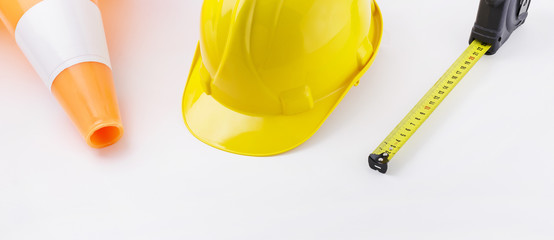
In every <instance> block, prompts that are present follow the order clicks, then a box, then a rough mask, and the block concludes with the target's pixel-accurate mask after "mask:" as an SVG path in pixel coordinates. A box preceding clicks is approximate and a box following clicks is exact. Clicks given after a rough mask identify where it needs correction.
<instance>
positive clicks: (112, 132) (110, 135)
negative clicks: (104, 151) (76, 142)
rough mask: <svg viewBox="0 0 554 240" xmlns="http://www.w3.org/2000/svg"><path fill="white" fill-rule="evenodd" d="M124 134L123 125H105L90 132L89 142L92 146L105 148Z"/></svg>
mask: <svg viewBox="0 0 554 240" xmlns="http://www.w3.org/2000/svg"><path fill="white" fill-rule="evenodd" d="M122 135H123V128H122V127H121V126H104V127H100V128H98V129H96V130H94V131H93V132H92V134H90V136H89V138H88V143H89V145H90V146H92V147H95V148H103V147H107V146H110V145H112V144H114V143H116V142H117V141H119V139H120V138H121V136H122Z"/></svg>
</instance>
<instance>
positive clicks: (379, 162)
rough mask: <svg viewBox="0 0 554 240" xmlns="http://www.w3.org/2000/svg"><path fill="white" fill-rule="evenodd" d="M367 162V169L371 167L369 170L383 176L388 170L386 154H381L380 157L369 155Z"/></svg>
mask: <svg viewBox="0 0 554 240" xmlns="http://www.w3.org/2000/svg"><path fill="white" fill-rule="evenodd" d="M368 162H369V167H371V169H373V170H375V171H379V172H380V173H383V174H385V173H387V170H388V169H389V154H388V153H382V154H380V155H377V154H371V155H369V159H368Z"/></svg>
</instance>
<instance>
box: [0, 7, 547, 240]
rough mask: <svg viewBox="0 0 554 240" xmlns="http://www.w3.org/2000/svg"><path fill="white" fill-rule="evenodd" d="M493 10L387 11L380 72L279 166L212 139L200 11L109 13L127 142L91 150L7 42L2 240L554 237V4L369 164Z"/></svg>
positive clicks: (0, 146) (0, 155)
mask: <svg viewBox="0 0 554 240" xmlns="http://www.w3.org/2000/svg"><path fill="white" fill-rule="evenodd" d="M478 2H479V1H477V0H472V1H444V0H426V1H411V0H391V1H385V0H381V1H380V2H379V3H380V5H381V8H382V11H383V15H384V20H385V34H384V38H383V45H382V48H381V51H380V53H379V56H378V57H377V60H376V62H375V64H374V65H373V66H372V68H371V69H370V71H369V72H368V73H367V74H366V75H365V77H364V78H363V80H362V83H361V85H360V86H359V87H357V88H354V89H353V90H352V91H351V92H350V93H349V94H348V95H347V97H346V98H345V100H344V101H343V102H342V103H341V105H340V106H339V108H338V109H337V110H336V111H335V112H334V113H333V114H332V116H331V117H330V118H329V120H328V121H327V122H326V123H325V124H324V125H323V127H322V129H321V130H320V131H319V132H318V133H317V134H316V135H315V136H314V137H313V138H311V139H310V140H309V141H308V142H307V143H305V144H304V145H302V146H301V147H299V148H297V149H295V150H293V151H291V152H289V153H286V154H283V155H280V156H277V157H269V158H253V157H243V156H237V155H233V154H229V153H225V152H222V151H218V150H215V149H213V148H211V147H209V146H207V145H205V144H203V143H201V142H199V141H197V140H196V139H195V138H194V137H193V136H192V135H191V134H190V133H189V132H188V130H187V129H186V127H185V125H184V123H183V120H182V116H181V110H180V107H181V106H180V105H181V96H182V92H183V89H184V87H185V79H186V77H187V73H188V69H189V67H190V63H191V61H192V57H193V54H194V50H195V47H196V42H197V40H198V32H199V13H200V7H201V1H200V0H194V1H193V0H187V1H178V0H164V1H162V0H160V1H147V0H117V1H113V0H112V1H107V0H104V1H102V2H101V4H100V7H101V9H102V11H103V15H104V21H105V25H106V34H107V37H108V44H109V48H110V52H111V57H112V63H113V68H114V75H115V79H116V83H115V84H116V87H117V91H118V97H119V100H120V106H121V109H122V115H123V118H124V124H125V129H126V133H125V136H124V138H123V139H122V140H121V141H120V142H119V143H118V144H116V145H114V146H112V147H109V148H107V149H103V150H94V149H91V148H89V147H88V146H87V145H86V144H85V142H84V141H83V140H82V139H81V136H80V135H79V134H78V132H77V131H76V129H75V128H74V127H73V126H72V124H71V122H70V121H69V119H68V118H67V117H66V116H65V114H64V112H63V110H62V109H61V107H60V106H58V104H57V102H56V101H55V99H54V98H53V97H52V96H51V94H50V93H49V92H48V90H47V88H46V87H45V86H44V85H43V84H42V82H41V81H40V80H39V79H38V76H37V75H36V73H34V71H33V70H32V68H31V67H30V65H29V64H28V63H27V61H26V60H25V59H24V57H23V56H22V54H21V52H20V50H19V49H18V48H17V46H16V44H15V41H14V40H13V38H12V37H11V36H10V35H9V33H8V32H7V31H6V30H5V29H1V30H0V53H1V54H0V109H1V112H0V239H2V240H16V239H17V240H20V239H33V240H34V239H41V240H42V239H56V240H59V239H133V240H140V239H164V240H165V239H169V240H173V239H256V240H260V239H263V240H269V239H299V240H306V239H318V240H319V239H553V238H554V206H553V205H554V138H553V134H554V128H553V120H554V94H553V92H554V76H553V74H552V71H553V68H554V45H553V43H554V28H553V27H552V23H553V22H554V15H553V14H552V11H553V10H554V2H552V1H546V0H545V1H533V2H532V6H531V9H530V17H529V19H528V21H527V23H526V24H525V25H524V26H523V27H522V28H521V29H520V30H518V31H517V32H516V33H515V34H514V35H513V36H512V38H511V39H510V40H509V41H508V43H507V44H506V45H505V46H504V47H503V48H502V49H501V50H500V52H499V53H498V54H497V55H495V56H486V57H484V58H483V59H482V60H481V62H479V63H478V65H477V66H476V67H475V68H474V69H473V70H472V72H471V73H470V74H468V76H467V77H466V78H465V79H464V80H463V81H462V82H461V83H460V84H459V85H458V87H457V88H456V89H455V90H454V92H453V93H452V94H451V96H449V98H448V99H447V100H446V101H445V102H444V103H443V105H441V107H440V108H439V109H438V110H437V112H436V113H435V114H434V115H433V116H432V117H431V118H430V119H429V121H428V122H427V123H426V124H425V125H424V126H423V127H422V128H421V129H420V131H419V132H418V133H417V134H416V135H415V136H414V137H413V139H411V141H410V142H409V143H408V144H407V145H406V146H405V147H404V148H403V149H402V151H401V152H400V153H399V154H398V155H397V156H396V158H395V159H394V160H393V162H392V163H391V166H390V167H391V169H390V172H389V174H388V175H381V174H379V173H377V172H374V171H371V170H370V169H369V167H368V166H367V160H366V159H367V155H368V154H369V153H370V152H371V151H372V150H374V148H375V147H376V146H377V145H378V144H379V143H380V142H381V141H382V140H383V139H384V137H385V136H386V135H387V134H388V133H389V131H390V130H392V129H393V127H394V126H395V125H396V124H397V123H398V122H399V121H400V120H401V119H402V117H403V116H404V115H405V114H406V113H407V112H408V111H409V110H410V109H411V107H412V106H413V105H414V104H415V103H416V102H417V100H419V98H420V97H422V96H423V94H424V93H425V92H426V91H427V89H429V88H430V87H431V86H432V85H433V84H434V82H435V81H436V80H437V79H438V78H439V77H440V76H441V75H442V73H443V72H444V71H445V70H446V69H447V68H448V67H449V66H450V64H451V63H452V62H453V61H454V60H455V59H456V58H457V57H458V56H459V54H461V53H462V52H463V50H464V49H465V48H466V47H467V41H468V38H469V33H470V30H471V27H472V26H473V22H474V20H475V16H476V13H477V7H478Z"/></svg>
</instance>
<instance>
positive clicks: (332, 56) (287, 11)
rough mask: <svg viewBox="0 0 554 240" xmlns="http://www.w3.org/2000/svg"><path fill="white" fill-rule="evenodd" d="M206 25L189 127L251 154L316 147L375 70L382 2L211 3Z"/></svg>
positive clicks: (193, 77) (189, 102)
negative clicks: (317, 136) (313, 142)
mask: <svg viewBox="0 0 554 240" xmlns="http://www.w3.org/2000/svg"><path fill="white" fill-rule="evenodd" d="M201 24H202V25H201V34H200V42H199V44H198V46H197V49H196V54H195V56H194V60H193V63H192V67H191V70H190V74H189V79H188V82H187V86H186V89H185V93H184V96H183V115H184V118H185V123H186V124H187V127H188V128H189V130H190V131H191V132H192V134H193V135H194V136H195V137H197V138H198V139H200V140H201V141H202V142H204V143H206V144H208V145H210V146H213V147H215V148H218V149H221V150H225V151H228V152H232V153H236V154H242V155H250V156H270V155H276V154H280V153H283V152H286V151H288V150H291V149H293V148H295V147H297V146H298V145H300V144H302V143H303V142H305V141H306V140H308V139H309V138H310V137H311V136H312V135H313V134H314V133H315V132H316V131H317V130H318V128H319V127H320V126H321V125H322V124H323V122H324V121H325V119H327V117H328V116H329V114H331V112H332V111H333V109H334V108H335V107H336V106H337V105H338V103H339V102H340V101H341V100H342V98H343V97H344V96H345V94H346V93H347V92H348V90H350V88H351V87H352V86H353V85H355V84H357V82H358V81H359V80H360V78H361V77H362V75H363V74H364V73H365V72H366V71H367V70H368V68H369V66H370V65H371V64H372V63H373V60H374V58H375V55H376V53H377V50H378V49H379V45H380V42H381V36H382V32H383V27H382V17H381V12H380V10H379V7H378V6H377V4H376V3H375V1H374V0H339V1H337V0H301V1H299V0H288V1H287V0H263V1H256V0H205V1H204V5H203V7H202V17H201Z"/></svg>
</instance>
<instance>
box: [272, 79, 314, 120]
mask: <svg viewBox="0 0 554 240" xmlns="http://www.w3.org/2000/svg"><path fill="white" fill-rule="evenodd" d="M280 98H281V106H282V108H283V114H285V115H294V114H299V113H303V112H306V111H309V110H311V109H313V108H314V98H313V96H312V91H311V89H310V88H309V87H308V86H303V87H299V88H295V89H291V90H288V91H285V92H283V93H281V96H280Z"/></svg>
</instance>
